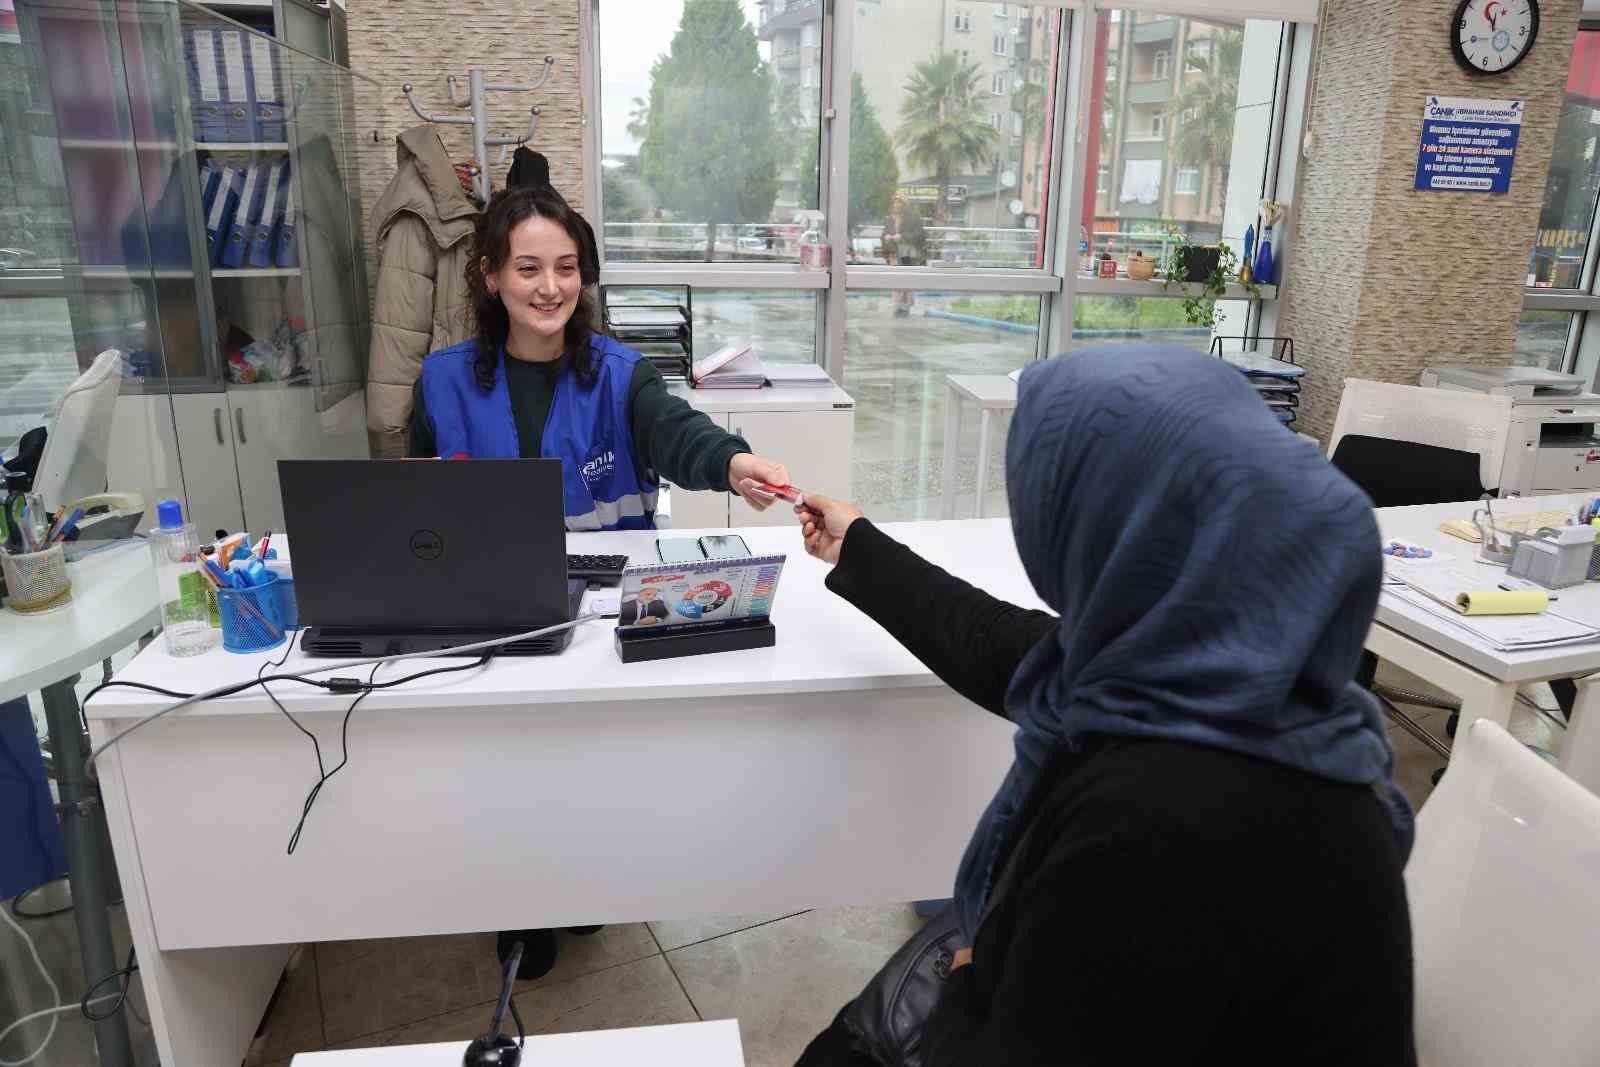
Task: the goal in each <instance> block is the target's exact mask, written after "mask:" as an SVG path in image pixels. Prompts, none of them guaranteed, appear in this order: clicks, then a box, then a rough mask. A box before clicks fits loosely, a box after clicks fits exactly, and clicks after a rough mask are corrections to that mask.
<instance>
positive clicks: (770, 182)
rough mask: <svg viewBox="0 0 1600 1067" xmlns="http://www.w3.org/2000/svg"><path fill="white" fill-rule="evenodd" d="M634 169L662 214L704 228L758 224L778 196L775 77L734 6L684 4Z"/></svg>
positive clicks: (659, 68) (704, 0)
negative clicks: (672, 214) (657, 201)
mask: <svg viewBox="0 0 1600 1067" xmlns="http://www.w3.org/2000/svg"><path fill="white" fill-rule="evenodd" d="M646 122H647V129H646V131H645V139H644V143H643V144H642V145H640V147H639V169H640V172H641V173H642V174H643V176H644V179H645V180H646V181H647V182H649V183H650V185H651V187H652V188H653V189H655V191H656V195H657V196H659V197H660V198H661V205H662V207H663V208H666V209H667V210H670V211H674V212H677V213H679V214H680V215H682V216H683V217H685V218H688V219H692V220H696V221H699V220H704V221H705V223H706V260H707V261H710V260H712V259H714V258H715V255H716V233H717V227H718V225H719V224H721V223H727V222H739V221H745V220H749V221H755V220H765V219H766V218H767V217H768V216H769V215H770V214H771V212H772V204H773V201H775V200H776V199H777V196H778V162H779V156H780V153H781V146H780V144H779V136H778V131H777V130H776V129H775V128H774V127H773V124H772V75H771V72H770V71H768V69H767V67H766V64H764V63H763V62H762V61H761V53H760V51H759V48H758V46H757V42H756V32H755V29H754V28H753V27H751V25H750V22H749V20H748V19H746V18H745V16H744V10H743V8H742V7H741V5H740V3H739V0H687V2H686V3H685V4H684V5H683V18H682V20H681V21H680V22H679V23H678V30H677V32H676V33H675V34H674V35H673V37H672V45H671V47H670V49H669V50H668V51H667V53H666V54H665V55H663V56H661V57H660V58H659V59H657V60H656V62H655V64H654V65H653V66H652V67H651V68H650V108H649V113H648V118H647V119H646Z"/></svg>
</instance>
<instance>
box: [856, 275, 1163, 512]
mask: <svg viewBox="0 0 1600 1067" xmlns="http://www.w3.org/2000/svg"><path fill="white" fill-rule="evenodd" d="M1173 303H1174V306H1177V307H1178V308H1179V311H1180V313H1181V311H1182V307H1181V302H1177V301H1174V302H1173ZM847 311H848V315H847V318H846V320H845V350H846V357H845V358H846V359H847V361H848V363H849V367H850V391H851V394H852V395H853V396H854V397H855V398H856V431H855V470H854V471H853V474H854V487H853V492H854V493H855V495H856V498H857V500H858V501H861V502H863V503H865V502H867V501H870V502H871V503H870V507H871V509H872V515H873V518H874V519H875V520H877V519H880V518H881V519H883V520H910V519H931V518H937V517H938V515H939V513H940V503H941V501H942V497H943V493H942V487H943V471H944V458H945V456H946V454H947V452H946V449H945V439H944V414H945V404H946V403H948V402H949V390H948V389H947V388H946V387H945V377H946V376H947V375H950V374H1005V373H1007V372H1009V371H1013V370H1016V369H1017V368H1018V367H1021V366H1022V365H1023V364H1025V363H1027V362H1028V361H1029V360H1031V359H1032V358H1033V357H1034V353H1035V351H1036V348H1037V345H1038V332H1039V320H1040V315H1039V311H1040V299H1039V296H1038V294H1037V293H987V292H940V291H937V290H918V291H915V292H912V291H909V290H895V291H891V290H862V291H857V292H853V293H851V294H850V296H849V300H848V308H847ZM964 414H965V417H964V418H963V419H962V420H961V421H962V427H961V439H960V441H959V442H957V443H956V447H955V448H954V449H952V450H951V451H950V452H949V453H948V454H950V455H952V457H953V462H954V464H955V491H956V493H957V503H956V506H957V514H960V515H972V514H973V513H974V510H975V509H974V503H975V501H974V496H973V494H974V492H975V490H976V485H977V469H978V468H977V457H978V432H979V426H978V417H977V414H976V412H975V410H974V409H973V408H972V406H971V405H968V406H967V408H966V411H965V413H964ZM999 421H1000V425H999V426H996V427H994V428H993V430H992V432H993V434H994V440H996V441H1004V440H1005V434H1006V430H1007V429H1008V425H1009V418H1008V417H1002V418H1000V420H999ZM1004 452H1005V449H1004V448H994V449H991V450H990V455H989V462H990V466H989V471H988V480H987V484H986V493H985V497H984V514H985V515H1004V514H1006V496H1005V493H1006V489H1005V457H1004V456H1003V454H1002V453H1004Z"/></svg>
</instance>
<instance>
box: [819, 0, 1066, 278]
mask: <svg viewBox="0 0 1600 1067" xmlns="http://www.w3.org/2000/svg"><path fill="white" fill-rule="evenodd" d="M1063 19H1064V12H1062V11H1061V10H1059V9H1057V8H1048V7H1031V6H1028V5H1025V4H986V3H971V4H922V5H908V4H894V3H882V4H863V5H860V6H859V7H858V8H857V12H856V24H855V36H854V40H855V48H854V55H853V56H852V57H851V72H852V80H851V102H850V172H849V185H850V196H849V204H850V220H849V230H850V246H849V261H850V262H851V263H863V264H865V263H878V264H887V265H890V266H908V267H909V266H931V267H941V268H947V269H959V268H981V267H1010V268H1037V267H1042V266H1043V265H1044V244H1045V242H1044V234H1045V229H1046V227H1047V226H1048V222H1049V219H1048V208H1049V193H1050V188H1051V183H1052V181H1053V180H1054V174H1053V172H1052V169H1051V159H1052V150H1053V148H1054V146H1055V145H1054V142H1055V138H1056V136H1057V131H1056V130H1055V128H1054V127H1055V121H1054V115H1055V112H1056V104H1057V92H1058V90H1057V85H1058V83H1059V79H1058V78H1057V72H1058V67H1057V62H1058V59H1059V53H1060V46H1061V40H1062V37H1061V25H1062V22H1063Z"/></svg>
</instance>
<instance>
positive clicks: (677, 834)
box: [87, 519, 1038, 1067]
mask: <svg viewBox="0 0 1600 1067" xmlns="http://www.w3.org/2000/svg"><path fill="white" fill-rule="evenodd" d="M888 530H889V532H890V533H892V534H893V535H895V536H897V537H900V538H901V539H902V540H904V541H906V542H908V543H909V544H911V545H912V546H913V547H915V548H916V549H917V550H918V551H920V552H922V553H923V554H924V555H926V556H928V557H929V558H930V559H933V560H934V561H935V562H938V563H941V564H942V565H944V566H946V567H947V568H948V569H950V570H951V571H952V572H954V573H956V574H958V575H961V576H963V577H965V578H968V579H969V580H971V581H974V582H976V583H977V584H979V585H981V586H983V587H984V588H986V589H988V590H990V591H991V592H993V593H995V594H996V595H998V596H1002V597H1005V598H1007V599H1010V600H1013V601H1016V602H1019V603H1022V604H1026V605H1029V606H1036V605H1037V604H1038V600H1037V598H1036V597H1035V596H1034V594H1033V591H1032V588H1031V586H1030V585H1029V583H1028V581H1027V578H1026V576H1025V575H1024V573H1023V570H1022V565H1021V562H1020V561H1019V560H1018V558H1017V555H1016V550H1015V547H1014V545H1013V542H1012V538H1011V529H1010V524H1009V523H1008V522H1007V521H1006V520H1003V519H1000V520H988V521H968V522H951V523H909V524H903V525H895V526H890V527H888ZM741 532H742V533H743V535H744V537H745V539H746V541H747V542H748V543H749V545H750V547H751V549H752V551H754V552H757V553H765V552H773V551H782V552H787V553H788V556H789V559H788V564H787V566H786V567H785V570H784V574H783V579H782V583H781V585H780V586H779V590H778V594H777V599H776V602H775V605H774V611H773V621H774V623H775V624H776V625H777V628H778V643H777V645H776V647H774V648H767V649H754V650H750V651H744V652H733V653H724V654H720V655H715V656H705V657H694V658H686V659H678V660H668V661H664V662H655V663H639V664H630V665H624V664H622V663H620V662H619V661H618V660H617V658H616V655H615V653H614V651H613V649H612V630H611V628H610V626H609V625H608V624H603V623H591V624H589V625H588V626H586V627H585V628H583V629H581V630H580V631H579V632H578V633H577V634H576V635H575V637H574V639H573V643H572V646H571V647H570V648H569V649H567V651H566V652H564V653H562V654H561V655H560V656H556V657H545V658H532V659H521V660H509V659H508V660H504V661H497V662H495V663H493V664H491V665H490V666H489V667H488V668H486V669H484V670H481V671H474V672H472V673H466V674H461V675H444V676H440V677H437V678H429V679H426V680H423V681H420V682H417V683H413V684H411V685H408V686H404V687H400V688H397V689H392V690H384V691H380V692H376V693H373V694H372V695H371V696H369V697H368V698H367V699H366V700H365V701H363V703H362V704H361V706H360V707H359V708H358V709H357V711H356V712H355V716H354V718H353V719H352V721H351V725H350V749H351V756H350V763H349V766H347V767H346V768H345V769H344V770H343V771H341V772H340V773H339V775H338V776H337V777H336V778H334V779H332V780H331V781H330V782H329V783H328V785H327V786H326V787H325V788H324V789H323V791H322V794H321V797H320V798H319V799H318V801H317V804H316V807H315V809H314V810H313V811H312V813H311V816H310V819H309V821H308V823H307V825H306V830H305V834H304V837H303V838H302V840H301V842H300V845H299V849H298V851H297V852H296V854H295V855H293V856H288V855H285V845H286V843H287V841H288V839H289V834H290V831H291V830H292V829H293V827H294V823H295V820H296V817H297V815H298V813H299V810H300V808H301V805H302V801H303V799H304V797H305V793H306V790H307V789H308V788H309V787H310V786H311V785H312V783H313V782H314V781H315V773H314V772H315V763H314V761H313V757H312V752H311V746H310V743H309V742H308V741H307V740H306V738H305V737H304V736H302V735H301V734H300V733H298V732H297V731H296V730H295V729H294V728H293V727H292V726H290V724H289V723H287V722H285V721H284V719H283V718H282V716H281V715H280V714H279V713H278V712H277V711H276V710H275V709H274V707H273V706H272V704H271V703H270V701H269V700H268V699H267V697H266V696H265V695H264V694H262V692H261V691H260V690H259V689H252V690H248V691H246V692H244V693H242V694H239V695H237V696H234V697H231V698H228V699H226V700H221V701H214V702H210V703H208V704H205V705H201V706H197V707H195V708H190V709H185V710H184V711H182V712H179V713H177V714H176V715H173V716H172V717H171V718H170V719H164V720H162V721H160V722H158V723H154V724H152V725H150V726H148V727H146V728H144V729H141V730H140V731H139V732H138V733H136V734H133V735H132V736H130V737H129V738H128V739H127V741H126V742H124V743H122V744H119V745H117V746H115V747H113V748H112V749H110V750H109V751H108V752H107V754H106V755H105V756H103V757H102V759H101V762H100V765H99V768H100V773H101V776H102V779H103V782H104V784H105V788H106V791H107V795H108V807H109V815H110V819H111V832H112V840H113V843H114V846H115V849H116V855H117V864H118V868H119V870H120V871H121V872H122V877H123V885H124V888H125V892H126V894H127V901H128V916H129V923H130V925H131V927H132V930H133V936H134V941H135V943H136V944H137V946H138V950H139V962H140V968H141V974H142V977H143V979H144V983H145V990H146V993H147V995H148V999H149V1001H150V1009H151V1015H152V1022H153V1025H154V1028H155V1032H156V1037H157V1041H158V1044H159V1046H160V1049H161V1054H162V1057H163V1060H162V1062H163V1063H165V1064H166V1065H167V1067H216V1065H218V1064H228V1063H237V1062H238V1061H239V1059H240V1058H241V1057H242V1056H243V1054H244V1050H245V1048H246V1046H247V1045H248V1043H249V1040H250V1036H251V1034H252V1033H253V1031H254V1029H255V1026H256V1024H257V1022H258V1021H259V1019H260V1016H261V1012H262V1010H263V1008H264V1006H265V1004H266V1002H267V998H268V996H269V995H270V993H271V991H272V987H273V984H274V983H275V982H276V981H277V978H278V975H279V973H280V972H281V970H282V968H283V965H284V962H285V961H286V959H287V957H288V954H289V952H290V949H291V947H292V946H293V945H294V944H297V943H300V942H304V941H320V940H340V939H348V938H372V937H393V936H401V935H414V934H443V933H458V932H464V931H478V930H495V929H517V928H525V927H540V926H576V925H583V924H590V923H619V922H636V921H641V920H650V919H669V918H681V917H687V916H693V915H709V914H725V913H735V914H737V913H745V912H755V911H777V910H784V909H791V908H792V909H801V908H811V907H820V906H828V905H836V904H845V903H865V902H871V901H894V900H916V899H925V898H929V897H938V896H942V895H945V894H947V893H948V892H949V891H950V886H951V884H952V881H953V878H954V873H955V869H956V865H957V862H958V860H959V858H960V856H961V852H962V849H963V847H964V846H965V844H966V841H967V838H968V836H969V835H970V834H971V831H972V828H973V826H974V824H975V823H976V821H977V818H978V816H979V814H980V813H981V811H982V809H983V807H984V805H985V804H986V803H987V802H988V800H989V798H990V797H991V796H992V795H993V793H994V790H995V788H996V786H997V785H998V783H999V781H1000V779H1001V777H1002V776H1003V775H1004V772H1005V770H1006V768H1007V767H1008V766H1009V764H1010V761H1011V734H1012V730H1011V728H1010V726H1009V724H1007V723H1006V722H1004V721H1003V720H1001V719H999V718H996V717H995V716H992V715H989V714H987V713H985V712H983V711H981V710H979V709H977V708H976V707H974V706H972V705H971V704H969V703H967V702H966V701H964V700H963V699H961V698H960V697H958V696H956V694H955V693H953V692H952V691H951V690H949V689H948V688H946V687H944V686H943V685H941V684H940V683H939V682H938V680H937V679H936V678H934V676H933V675H932V674H930V673H929V672H928V670H927V669H926V668H924V667H923V666H922V665H921V664H920V663H919V662H917V660H916V659H915V658H913V657H912V656H911V655H910V654H909V653H907V652H906V651H905V650H904V649H903V648H902V647H901V646H900V645H899V644H898V643H897V642H895V641H894V640H893V639H892V638H890V637H889V636H888V634H887V633H885V632H884V631H883V630H881V629H880V628H879V627H878V626H877V625H876V624H874V623H872V622H871V621H869V620H868V619H867V618H866V617H865V616H863V615H862V614H861V613H859V612H858V611H856V610H855V609H854V608H853V607H851V606H850V605H849V604H847V603H845V602H844V601H843V600H841V599H839V598H837V597H836V596H834V595H833V594H832V593H830V592H828V591H827V590H826V589H825V588H824V586H823V579H824V577H825V574H826V570H827V569H826V568H825V567H824V566H823V565H822V564H821V563H818V562H817V561H815V560H813V559H811V558H810V557H808V556H806V555H805V554H804V552H803V551H802V548H801V543H800V536H799V531H798V529H797V528H794V527H788V528H762V529H747V530H743V531H741ZM674 536H681V532H680V531H674ZM569 547H570V548H571V550H573V551H577V552H611V551H626V552H628V553H629V554H630V555H631V556H632V557H633V558H635V559H638V560H652V559H653V558H654V535H653V534H650V533H643V534H638V533H635V534H584V535H573V536H572V537H571V538H570V539H569ZM508 580H514V576H509V577H508ZM282 651H283V650H282V649H280V650H277V651H275V652H273V653H270V654H260V655H242V656H241V655H233V654H230V653H227V652H224V651H222V650H221V649H217V650H215V651H213V652H211V653H207V654H205V655H203V656H199V657H195V658H193V659H188V660H174V659H171V658H169V657H168V656H167V655H166V654H165V651H164V648H163V647H161V646H160V645H159V644H156V645H152V646H151V647H150V648H148V649H146V650H145V651H144V652H143V653H142V654H141V655H140V656H139V657H138V658H137V659H135V660H134V661H133V663H131V664H130V665H129V666H128V667H127V668H126V669H125V670H124V671H123V672H122V674H121V675H120V676H119V677H122V678H125V679H130V680H137V681H143V682H148V683H151V684H157V685H161V686H164V687H166V688H172V689H178V690H182V691H197V690H201V689H206V688H211V687H214V686H216V685H218V684H221V683H224V682H227V681H231V680H240V679H246V678H249V677H251V676H253V675H254V674H255V673H256V670H257V668H258V667H259V666H260V665H261V664H262V663H264V662H268V661H269V660H272V659H276V658H277V657H278V656H279V655H281V654H282ZM318 662H319V661H315V660H309V659H307V658H305V657H302V656H299V655H295V656H293V657H291V658H290V659H289V661H288V663H287V665H286V666H285V667H284V668H283V670H285V671H293V670H297V669H306V668H308V667H312V666H315V665H317V663H318ZM322 662H325V661H322ZM431 663H432V661H423V663H422V664H421V666H422V667H425V666H428V665H431ZM417 669H421V668H420V667H419V665H418V664H415V663H411V664H405V665H396V666H394V667H390V668H385V671H384V672H382V673H380V675H379V680H382V679H383V678H384V677H385V676H388V677H391V678H392V677H397V676H399V675H400V674H401V673H402V672H406V673H409V672H410V671H414V670H417ZM351 673H355V672H351ZM275 692H276V693H277V694H278V696H279V698H280V699H281V700H283V702H284V703H285V705H286V706H287V707H288V708H289V709H290V710H291V711H292V712H294V713H295V714H296V715H297V716H298V717H300V719H301V721H302V722H304V723H305V724H306V725H307V726H308V727H309V728H310V729H312V730H313V731H315V732H316V733H317V734H318V735H319V737H320V738H321V739H322V744H323V751H324V755H325V756H328V757H330V765H331V762H332V761H336V760H337V759H338V734H339V722H340V717H341V714H342V712H343V709H344V708H345V706H346V705H347V704H348V702H349V698H341V697H331V696H330V695H328V694H327V693H325V692H323V691H321V690H309V689H307V688H305V687H301V686H296V685H293V684H288V683H285V684H281V685H278V686H276V687H275ZM166 702H167V701H166V699H165V698H163V697H159V696H156V695H154V694H146V693H141V692H138V691H135V690H116V689H113V690H108V691H106V692H104V693H102V694H100V695H99V696H97V697H96V698H95V699H94V700H93V701H91V702H90V703H89V706H88V709H87V710H88V714H89V717H90V723H91V730H92V732H93V735H94V737H95V740H96V743H99V742H101V741H103V740H105V739H107V738H109V737H111V736H113V735H114V734H116V733H118V732H119V731H120V730H122V729H123V728H124V727H125V726H126V724H127V721H128V720H129V719H130V717H139V716H143V715H145V714H148V713H149V712H151V711H154V710H156V709H158V708H160V707H162V706H164V704H165V703H166ZM241 946H253V947H241Z"/></svg>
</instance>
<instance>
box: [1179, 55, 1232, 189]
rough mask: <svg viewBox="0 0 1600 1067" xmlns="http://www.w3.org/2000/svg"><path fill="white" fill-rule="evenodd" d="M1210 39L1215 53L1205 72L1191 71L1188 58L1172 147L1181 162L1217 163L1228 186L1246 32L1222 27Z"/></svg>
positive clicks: (1223, 181) (1223, 185)
mask: <svg viewBox="0 0 1600 1067" xmlns="http://www.w3.org/2000/svg"><path fill="white" fill-rule="evenodd" d="M1207 39H1208V40H1209V41H1210V42H1211V55H1210V59H1209V61H1208V62H1207V63H1206V69H1205V71H1204V72H1202V73H1198V74H1195V73H1191V72H1190V71H1189V69H1188V62H1187V60H1185V61H1184V74H1183V78H1184V86H1183V90H1182V91H1181V92H1179V93H1178V102H1177V110H1178V129H1177V133H1176V134H1175V135H1174V137H1173V142H1172V147H1173V150H1174V152H1175V153H1176V155H1177V158H1178V162H1180V163H1189V164H1193V165H1194V166H1197V167H1210V166H1215V167H1217V168H1218V173H1219V178H1220V181H1219V185H1220V186H1221V187H1226V186H1227V182H1228V161H1229V158H1230V155H1231V153H1232V149H1233V124H1234V120H1235V119H1236V118H1237V117H1238V116H1237V114H1236V111H1237V107H1236V105H1237V102H1238V99H1239V67H1240V65H1241V64H1242V62H1243V60H1244V34H1243V33H1241V32H1239V31H1238V30H1219V31H1217V32H1216V33H1214V34H1212V35H1211V36H1210V37H1209V38H1207ZM1185 116H1187V117H1185Z"/></svg>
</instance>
